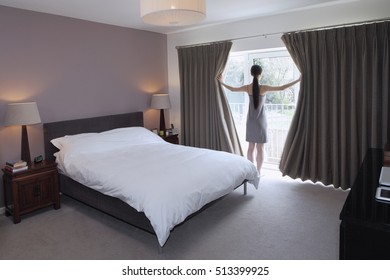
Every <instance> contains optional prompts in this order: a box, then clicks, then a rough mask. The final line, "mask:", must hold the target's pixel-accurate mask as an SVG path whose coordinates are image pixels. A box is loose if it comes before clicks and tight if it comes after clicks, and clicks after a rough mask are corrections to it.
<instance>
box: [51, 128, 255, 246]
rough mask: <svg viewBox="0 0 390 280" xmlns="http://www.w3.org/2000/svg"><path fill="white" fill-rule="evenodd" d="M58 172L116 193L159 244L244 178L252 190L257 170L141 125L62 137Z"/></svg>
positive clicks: (56, 142)
mask: <svg viewBox="0 0 390 280" xmlns="http://www.w3.org/2000/svg"><path fill="white" fill-rule="evenodd" d="M52 143H53V144H54V145H55V146H56V147H57V148H59V152H58V153H56V160H57V163H58V167H59V170H60V172H61V173H64V174H65V175H67V176H69V177H71V178H72V179H74V180H76V181H78V182H79V183H81V184H83V185H86V186H88V187H90V188H92V189H95V190H98V191H100V192H102V193H104V194H106V195H109V196H113V197H117V198H119V199H121V200H123V201H124V202H126V203H128V204H129V205H130V206H132V207H133V208H135V209H136V210H137V211H139V212H144V213H145V215H146V217H147V218H148V219H149V220H150V222H151V225H152V227H153V228H154V230H155V233H156V235H157V238H158V242H159V243H160V245H161V246H163V245H164V244H165V242H166V241H167V239H168V237H169V234H170V231H171V230H172V229H173V228H174V227H175V226H176V225H178V224H180V223H181V222H183V221H184V220H185V219H186V218H187V217H188V216H189V215H191V214H192V213H194V212H196V211H197V210H199V209H200V208H202V207H203V206H204V205H205V204H207V203H209V202H211V201H213V200H215V199H218V198H220V197H222V196H224V195H226V194H228V193H230V192H231V191H233V189H234V188H235V187H237V186H239V185H240V184H241V183H242V182H243V181H244V180H248V182H249V183H251V184H252V185H254V186H255V188H257V186H258V183H259V174H258V172H257V170H256V168H255V166H254V165H253V164H252V163H251V162H250V161H248V160H247V159H245V158H244V157H241V156H237V155H233V154H230V153H225V152H217V151H212V150H208V149H200V148H192V147H186V146H181V145H174V144H170V143H167V142H165V141H164V140H163V139H161V138H160V137H159V136H157V135H155V134H154V133H152V132H150V131H149V130H147V129H145V128H142V127H129V128H120V129H114V130H110V131H106V132H102V133H87V134H79V135H74V136H65V137H61V138H57V139H54V140H52Z"/></svg>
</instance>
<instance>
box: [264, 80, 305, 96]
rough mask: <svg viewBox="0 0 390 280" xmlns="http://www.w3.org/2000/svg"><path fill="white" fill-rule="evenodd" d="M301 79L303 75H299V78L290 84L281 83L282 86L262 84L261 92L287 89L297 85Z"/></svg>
mask: <svg viewBox="0 0 390 280" xmlns="http://www.w3.org/2000/svg"><path fill="white" fill-rule="evenodd" d="M300 80H301V77H299V78H298V79H296V80H295V81H292V82H290V83H288V84H284V85H281V86H267V85H262V86H261V94H264V93H265V92H266V91H280V90H285V89H286V88H289V87H291V86H293V85H295V84H296V83H298V82H299V81H300Z"/></svg>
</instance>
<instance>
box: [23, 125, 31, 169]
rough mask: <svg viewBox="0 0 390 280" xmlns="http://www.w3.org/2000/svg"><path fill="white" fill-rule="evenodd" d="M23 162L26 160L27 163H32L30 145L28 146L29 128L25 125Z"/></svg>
mask: <svg viewBox="0 0 390 280" xmlns="http://www.w3.org/2000/svg"><path fill="white" fill-rule="evenodd" d="M21 160H24V161H26V162H27V163H30V162H31V156H30V145H29V144H28V135H27V127H26V126H25V125H22V154H21Z"/></svg>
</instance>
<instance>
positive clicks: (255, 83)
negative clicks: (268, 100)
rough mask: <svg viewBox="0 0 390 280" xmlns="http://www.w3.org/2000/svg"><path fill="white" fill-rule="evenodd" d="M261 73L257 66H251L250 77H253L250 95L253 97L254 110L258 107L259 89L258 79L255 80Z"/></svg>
mask: <svg viewBox="0 0 390 280" xmlns="http://www.w3.org/2000/svg"><path fill="white" fill-rule="evenodd" d="M261 72H263V69H261V67H260V66H259V65H253V66H252V67H251V75H252V76H253V86H252V95H253V105H254V107H255V109H257V107H259V95H260V88H259V79H258V78H257V77H258V76H259V75H260V74H261Z"/></svg>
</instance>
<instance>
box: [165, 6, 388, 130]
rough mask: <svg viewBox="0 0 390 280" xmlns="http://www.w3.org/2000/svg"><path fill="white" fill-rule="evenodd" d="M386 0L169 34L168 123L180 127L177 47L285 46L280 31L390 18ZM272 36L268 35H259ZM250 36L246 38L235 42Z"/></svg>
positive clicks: (261, 47)
mask: <svg viewBox="0 0 390 280" xmlns="http://www.w3.org/2000/svg"><path fill="white" fill-rule="evenodd" d="M389 11H390V8H389V1H388V0H369V1H368V0H361V1H356V0H355V1H354V0H352V1H350V2H347V3H345V4H340V5H335V6H327V5H322V6H320V7H317V8H315V9H306V10H302V11H295V12H290V13H285V14H280V15H274V16H268V17H263V18H258V19H251V20H243V21H237V22H233V23H226V24H219V25H214V26H210V27H205V28H200V29H196V30H189V31H186V32H180V33H173V34H169V35H168V70H169V94H170V96H171V103H172V108H171V110H170V119H171V122H172V123H174V124H175V125H176V127H178V128H180V125H181V122H180V79H179V70H178V67H179V64H178V57H177V49H176V46H186V45H193V44H199V43H205V42H216V41H223V40H232V39H233V46H232V51H247V50H261V49H272V48H279V47H284V44H283V42H282V40H281V39H280V37H281V35H282V33H283V32H289V31H295V30H303V29H310V28H319V27H324V26H332V25H340V24H346V23H354V22H362V21H369V20H374V19H384V18H390V13H389ZM265 34H271V35H268V36H258V35H265ZM245 37H253V38H248V39H237V38H245Z"/></svg>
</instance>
